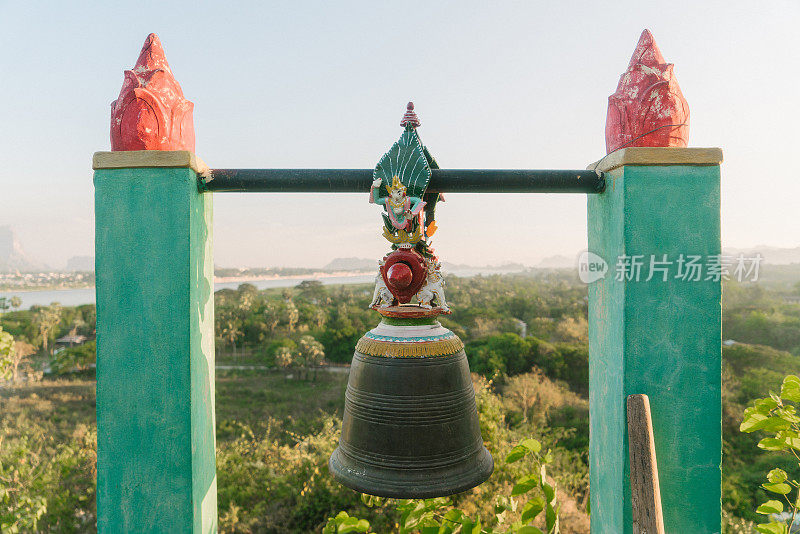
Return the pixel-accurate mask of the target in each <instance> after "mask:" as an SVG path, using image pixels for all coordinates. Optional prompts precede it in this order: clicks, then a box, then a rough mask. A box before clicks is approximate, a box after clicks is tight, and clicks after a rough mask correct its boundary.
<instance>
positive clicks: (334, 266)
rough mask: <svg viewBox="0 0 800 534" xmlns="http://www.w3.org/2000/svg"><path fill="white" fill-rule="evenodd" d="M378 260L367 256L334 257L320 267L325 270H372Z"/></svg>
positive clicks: (375, 267)
mask: <svg viewBox="0 0 800 534" xmlns="http://www.w3.org/2000/svg"><path fill="white" fill-rule="evenodd" d="M377 268H378V261H377V260H375V259H367V258H335V259H333V260H331V261H330V262H329V263H328V264H327V265H325V266H324V267H323V268H322V269H323V270H325V271H374V270H375V269H377Z"/></svg>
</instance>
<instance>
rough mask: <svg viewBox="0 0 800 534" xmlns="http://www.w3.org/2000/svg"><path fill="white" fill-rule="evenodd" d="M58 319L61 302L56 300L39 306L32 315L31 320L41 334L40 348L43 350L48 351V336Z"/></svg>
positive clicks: (59, 318) (59, 317) (56, 324)
mask: <svg viewBox="0 0 800 534" xmlns="http://www.w3.org/2000/svg"><path fill="white" fill-rule="evenodd" d="M60 321H61V304H59V303H58V302H53V303H52V304H50V306H43V307H41V308H39V309H38V310H37V311H36V314H35V315H34V316H33V322H34V324H36V325H37V326H38V327H39V334H40V335H41V336H42V350H43V351H44V352H48V347H49V342H50V336H51V335H52V334H53V332H54V330H55V328H56V326H58V323H59V322H60ZM48 353H49V352H48Z"/></svg>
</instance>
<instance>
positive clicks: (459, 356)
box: [329, 317, 494, 498]
mask: <svg viewBox="0 0 800 534" xmlns="http://www.w3.org/2000/svg"><path fill="white" fill-rule="evenodd" d="M493 467H494V463H493V460H492V457H491V455H490V454H489V451H487V450H486V448H485V447H484V446H483V439H482V438H481V433H480V425H479V423H478V413H477V409H476V406H475V392H474V389H473V386H472V379H471V378H470V373H469V364H468V363H467V357H466V354H465V353H464V349H463V343H462V342H461V340H460V339H459V338H458V337H457V336H456V335H455V334H453V333H452V332H451V331H450V330H448V329H446V328H444V327H442V326H441V324H440V323H439V322H438V321H436V320H435V319H433V318H423V319H400V318H389V317H386V318H384V319H383V321H382V322H381V324H380V325H378V327H376V328H374V329H373V330H371V331H370V332H369V333H367V334H366V335H365V336H364V337H362V338H361V340H359V342H358V344H357V345H356V352H355V355H354V357H353V362H352V366H351V367H350V377H349V380H348V384H347V391H346V393H345V409H344V419H343V423H342V436H341V439H340V442H339V447H338V448H337V449H336V450H335V451H334V453H333V455H332V456H331V458H330V461H329V468H330V471H331V473H332V474H333V476H334V478H336V479H337V480H338V481H339V482H341V483H342V484H344V485H345V486H348V487H350V488H352V489H355V490H357V491H360V492H362V493H367V494H369V495H378V496H381V497H395V498H430V497H439V496H445V495H452V494H454V493H458V492H461V491H465V490H467V489H470V488H472V487H474V486H477V485H478V484H480V483H482V482H484V481H485V480H486V479H487V478H489V475H491V473H492V469H493Z"/></svg>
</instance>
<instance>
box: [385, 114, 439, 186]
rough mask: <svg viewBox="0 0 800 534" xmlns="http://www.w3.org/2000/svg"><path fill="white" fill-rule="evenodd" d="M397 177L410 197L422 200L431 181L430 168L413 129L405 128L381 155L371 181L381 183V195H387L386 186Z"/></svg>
mask: <svg viewBox="0 0 800 534" xmlns="http://www.w3.org/2000/svg"><path fill="white" fill-rule="evenodd" d="M394 176H397V177H398V178H399V179H400V181H401V182H402V183H403V185H405V186H406V194H407V195H408V196H410V197H418V198H422V195H423V194H424V193H425V189H427V188H428V182H430V180H431V168H430V165H428V160H427V158H426V157H425V150H424V148H423V146H422V142H421V141H420V138H419V135H418V134H417V131H416V130H415V129H414V128H406V130H405V131H404V132H403V135H401V136H400V139H399V140H398V141H397V142H396V143H395V144H393V145H392V148H390V149H389V152H387V153H386V154H384V155H383V157H382V158H381V159H380V161H379V162H378V165H377V166H376V167H375V171H374V172H373V179H376V178H380V179H381V181H382V182H383V185H382V186H381V194H382V195H388V194H389V192H388V190H387V189H386V186H390V185H392V180H393V178H394Z"/></svg>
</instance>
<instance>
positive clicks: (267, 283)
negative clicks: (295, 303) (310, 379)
mask: <svg viewBox="0 0 800 534" xmlns="http://www.w3.org/2000/svg"><path fill="white" fill-rule="evenodd" d="M509 272H512V271H493V270H481V269H475V270H472V269H469V270H467V269H465V270H457V271H451V274H454V275H456V276H461V277H470V276H476V275H479V274H483V275H490V274H507V273H509ZM303 280H319V281H320V282H322V283H323V284H325V285H334V284H366V283H370V282H372V281H374V280H375V275H374V274H347V275H341V276H313V275H310V276H309V275H306V276H291V277H286V278H270V279H267V280H240V281H235V282H221V283H220V282H218V283H216V284H214V290H215V291H218V290H220V289H236V288H237V287H239V286H240V285H241V284H245V283H246V284H253V285H254V286H256V287H257V288H258V289H267V288H271V287H294V286H296V285H297V284H299V283H300V282H302V281H303ZM3 297H6V298H8V299H10V298H11V297H19V298H20V299H22V306H21V307H20V309H21V310H27V309H28V308H30V307H31V306H48V305H50V304H52V303H53V302H58V303H60V304H61V305H62V306H80V305H81V304H94V301H95V294H94V288H93V287H85V288H81V289H50V290H42V291H0V298H3Z"/></svg>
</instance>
